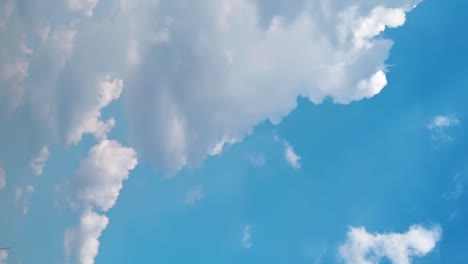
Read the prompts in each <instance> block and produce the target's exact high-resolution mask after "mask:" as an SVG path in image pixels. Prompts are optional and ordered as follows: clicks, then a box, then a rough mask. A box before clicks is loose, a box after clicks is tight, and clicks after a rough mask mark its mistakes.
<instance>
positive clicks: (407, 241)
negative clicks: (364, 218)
mask: <svg viewBox="0 0 468 264" xmlns="http://www.w3.org/2000/svg"><path fill="white" fill-rule="evenodd" d="M441 236H442V229H441V228H440V227H439V226H435V227H432V228H429V229H426V228H424V227H422V226H420V225H413V226H411V227H410V228H409V230H408V231H407V232H406V233H386V234H379V233H375V234H373V233H369V232H367V231H366V229H365V228H363V227H360V228H355V227H353V228H350V230H349V232H348V239H347V241H346V242H345V243H344V244H343V245H341V246H340V248H339V254H340V256H341V257H342V258H343V260H344V261H345V262H346V263H348V264H377V263H380V261H381V260H382V259H383V258H384V257H386V258H388V259H389V260H391V261H392V263H393V264H410V263H411V260H412V258H413V257H423V256H425V255H427V254H428V253H429V252H431V251H432V250H433V249H434V248H435V246H436V244H437V242H438V241H439V240H440V238H441Z"/></svg>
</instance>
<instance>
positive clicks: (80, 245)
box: [65, 209, 109, 264]
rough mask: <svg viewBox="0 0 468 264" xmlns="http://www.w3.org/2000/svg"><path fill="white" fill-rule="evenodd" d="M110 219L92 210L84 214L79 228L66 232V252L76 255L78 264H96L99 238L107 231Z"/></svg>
mask: <svg viewBox="0 0 468 264" xmlns="http://www.w3.org/2000/svg"><path fill="white" fill-rule="evenodd" d="M108 223H109V219H108V218H107V217H106V216H104V215H99V214H98V213H95V212H93V211H91V210H89V209H88V210H86V211H84V212H83V214H82V215H81V218H80V223H79V224H78V226H76V227H73V228H70V229H68V230H67V231H66V232H65V251H66V253H67V254H68V255H72V254H76V257H77V259H78V263H80V264H94V258H95V257H96V256H97V255H98V251H99V237H100V236H101V233H102V231H104V229H106V227H107V224H108Z"/></svg>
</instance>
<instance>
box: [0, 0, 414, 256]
mask: <svg viewBox="0 0 468 264" xmlns="http://www.w3.org/2000/svg"><path fill="white" fill-rule="evenodd" d="M418 2H419V0H352V1H344V0H317V1H305V0H292V1H283V0H236V1H234V0H200V1H185V0H182V1H171V0H159V1H151V0H132V1H129V0H120V1H113V0H100V1H98V0H67V1H61V0H30V1H23V2H21V1H20V2H19V1H14V0H6V1H2V2H1V3H0V39H2V42H1V43H0V88H1V89H0V123H2V124H7V125H5V126H2V127H1V128H0V164H1V165H2V167H4V168H5V170H7V171H8V170H9V166H10V165H9V161H11V160H15V164H20V163H22V164H25V165H26V166H25V167H27V164H29V165H30V168H31V169H32V171H33V173H34V174H36V175H39V174H41V173H42V170H43V167H44V165H45V163H46V161H47V159H48V156H49V155H48V154H49V151H48V147H51V149H53V148H52V146H53V145H54V144H64V145H74V144H78V143H79V142H80V140H81V139H82V137H83V136H84V135H85V134H91V135H93V136H94V137H95V138H96V139H97V140H98V141H99V143H98V144H97V145H96V146H95V147H93V148H92V149H91V151H90V153H89V157H87V158H86V159H85V160H84V161H83V163H82V164H81V168H80V170H79V172H78V173H77V174H76V176H75V177H74V178H73V180H72V181H71V184H70V186H73V188H74V189H73V191H72V193H73V194H74V195H73V197H72V198H73V199H72V200H73V201H74V205H76V207H78V208H79V211H80V219H81V220H80V223H79V224H78V225H77V226H76V227H74V228H72V229H70V230H69V231H68V232H67V239H66V240H67V245H68V249H69V252H70V254H71V255H73V256H76V257H77V258H78V259H79V261H80V262H81V263H92V260H93V259H94V257H95V256H96V254H97V248H98V244H99V241H98V238H99V236H100V234H101V232H102V230H103V229H104V228H105V227H106V225H107V222H108V219H107V218H106V217H105V216H104V215H102V214H101V213H100V211H102V212H105V211H107V210H108V209H109V208H111V207H112V206H113V205H114V204H115V201H116V199H117V196H118V194H119V191H120V188H121V184H122V181H123V180H124V179H126V178H127V176H128V172H129V171H130V170H132V169H133V168H134V167H135V165H136V153H135V150H136V151H137V152H138V155H139V156H140V157H141V158H143V159H146V160H150V161H152V162H153V163H154V164H155V166H156V167H158V168H163V169H165V170H167V171H177V170H178V169H180V168H181V167H183V166H186V165H190V164H194V163H197V162H200V161H202V160H203V159H204V158H205V156H206V155H207V154H210V153H214V154H218V153H220V152H221V151H222V148H223V146H224V145H226V144H230V143H233V142H237V141H239V140H241V139H242V138H243V137H244V135H245V134H246V133H249V131H251V130H252V129H253V128H254V127H255V126H256V125H257V124H258V123H260V122H262V121H264V120H268V119H269V120H271V121H272V122H273V123H277V122H279V121H280V120H281V119H282V118H283V117H284V116H286V115H287V114H288V113H289V112H290V111H291V110H292V109H294V107H295V106H296V99H297V97H298V96H302V97H305V98H308V99H309V100H311V101H312V102H314V103H320V102H322V100H324V99H325V98H327V97H330V98H332V99H333V100H334V101H335V102H337V103H349V102H351V101H355V100H361V99H363V98H370V97H372V96H374V95H376V94H378V93H379V92H380V91H381V90H382V89H383V88H384V86H385V85H386V84H387V79H386V76H385V72H386V67H385V60H386V58H387V57H388V53H389V51H390V48H391V46H392V41H391V40H387V39H384V38H383V37H381V36H380V34H381V33H382V32H383V31H384V30H385V29H386V28H395V27H399V26H401V25H403V24H404V22H405V19H406V13H407V12H409V11H410V10H412V9H413V8H414V7H415V5H416V4H417V3H418ZM286 3H287V4H286ZM114 76H119V77H120V78H122V79H117V78H115V77H114ZM124 82H125V91H123V83H124ZM121 95H122V97H123V98H122V99H123V100H124V102H125V103H124V107H123V112H124V114H125V116H126V117H127V121H128V122H127V123H128V127H127V128H128V132H129V135H130V139H131V141H130V142H131V144H132V148H126V147H123V146H121V145H120V144H119V143H117V142H115V141H112V140H108V139H107V133H108V132H109V131H110V130H111V129H112V127H113V126H114V124H115V121H114V119H112V118H111V119H109V120H103V117H102V114H101V111H102V109H103V108H104V107H106V106H108V105H109V104H110V103H111V102H112V101H114V100H117V99H118V98H120V97H121ZM44 146H46V147H44ZM47 146H48V147H47ZM133 148H135V150H134V149H133ZM291 150H292V149H291ZM292 153H293V152H290V154H292ZM111 154H112V155H111ZM289 157H290V158H293V159H292V160H294V158H295V156H293V155H289ZM295 160H296V163H297V164H299V163H298V161H299V160H298V156H296V158H295ZM18 175H22V174H21V173H18ZM3 178H4V177H3ZM8 182H10V179H8Z"/></svg>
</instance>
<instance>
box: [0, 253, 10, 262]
mask: <svg viewBox="0 0 468 264" xmlns="http://www.w3.org/2000/svg"><path fill="white" fill-rule="evenodd" d="M7 258H8V250H0V264H6V260H7Z"/></svg>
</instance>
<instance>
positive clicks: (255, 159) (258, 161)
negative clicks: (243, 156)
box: [249, 154, 266, 168]
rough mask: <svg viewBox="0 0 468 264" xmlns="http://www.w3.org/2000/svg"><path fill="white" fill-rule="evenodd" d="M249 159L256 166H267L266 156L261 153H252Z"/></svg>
mask: <svg viewBox="0 0 468 264" xmlns="http://www.w3.org/2000/svg"><path fill="white" fill-rule="evenodd" d="M249 161H250V163H251V164H252V166H254V167H256V168H261V167H263V166H265V163H266V159H265V156H263V155H261V154H252V155H250V156H249Z"/></svg>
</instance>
